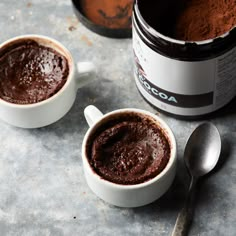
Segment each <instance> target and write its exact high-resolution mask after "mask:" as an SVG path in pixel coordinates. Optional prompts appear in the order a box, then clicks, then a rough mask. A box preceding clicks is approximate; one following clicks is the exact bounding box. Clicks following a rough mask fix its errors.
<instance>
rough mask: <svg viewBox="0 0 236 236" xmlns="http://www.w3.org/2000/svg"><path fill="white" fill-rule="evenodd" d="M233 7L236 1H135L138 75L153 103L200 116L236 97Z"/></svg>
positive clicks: (142, 90) (179, 114)
mask: <svg viewBox="0 0 236 236" xmlns="http://www.w3.org/2000/svg"><path fill="white" fill-rule="evenodd" d="M204 4H205V5H204ZM226 4H229V6H227V5H226ZM230 4H231V5H230ZM204 8H205V10H204V11H203V10H202V9H204ZM229 9H232V11H231V10H229ZM234 9H235V10H236V1H235V0H229V1H227V2H225V1H220V0H216V1H213V0H206V1H203V0H188V1H187V0H178V1H174V2H173V1H171V0H166V1H155V0H145V1H142V0H135V3H134V9H133V17H132V19H133V51H134V65H135V66H134V68H135V71H134V75H135V81H136V85H137V88H138V90H139V91H140V93H141V94H142V96H143V97H144V98H145V99H146V100H147V101H148V102H149V103H151V104H152V105H153V106H155V107H156V108H157V109H158V110H161V111H163V112H167V113H168V114H170V115H174V116H177V117H180V118H198V117H202V116H205V115H207V114H210V113H212V112H215V111H217V110H218V109H220V108H222V107H224V106H225V105H226V104H227V103H229V102H230V101H231V100H232V99H233V98H234V97H235V95H236V27H235V22H236V21H234V20H236V16H235V10H234ZM204 14H205V15H204Z"/></svg>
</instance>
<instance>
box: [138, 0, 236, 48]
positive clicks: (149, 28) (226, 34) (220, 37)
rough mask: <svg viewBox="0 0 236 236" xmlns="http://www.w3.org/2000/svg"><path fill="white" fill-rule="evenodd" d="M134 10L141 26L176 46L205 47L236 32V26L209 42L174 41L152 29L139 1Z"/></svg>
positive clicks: (208, 40)
mask: <svg viewBox="0 0 236 236" xmlns="http://www.w3.org/2000/svg"><path fill="white" fill-rule="evenodd" d="M134 9H135V12H136V13H137V14H136V15H137V18H138V19H139V22H140V24H141V25H142V26H143V27H145V28H147V29H148V30H149V31H150V33H151V34H152V35H153V36H155V37H159V38H162V39H164V40H166V41H169V42H172V43H176V44H181V45H184V44H186V43H187V44H197V45H205V44H209V43H212V42H214V41H215V40H218V39H223V38H225V37H227V36H228V35H229V34H230V32H231V31H233V30H236V25H235V26H234V27H233V28H232V29H231V30H230V31H228V32H226V33H225V34H222V35H220V36H218V37H216V38H213V39H207V40H201V41H184V40H179V39H174V38H171V37H168V36H165V35H164V34H161V33H159V32H158V31H157V30H155V29H154V28H152V27H151V26H150V25H149V24H148V23H147V22H146V21H145V20H144V18H143V17H142V15H141V12H140V10H139V7H138V0H136V1H135V3H134Z"/></svg>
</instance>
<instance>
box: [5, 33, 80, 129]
mask: <svg viewBox="0 0 236 236" xmlns="http://www.w3.org/2000/svg"><path fill="white" fill-rule="evenodd" d="M27 42H34V43H36V44H38V45H39V46H43V47H46V48H49V49H52V50H53V51H55V52H56V53H58V55H61V56H63V57H64V58H65V60H66V63H67V65H68V74H67V77H66V81H65V83H64V84H63V85H62V87H61V88H60V89H59V90H58V91H56V92H55V93H54V94H52V95H50V97H48V98H46V99H43V100H41V101H39V102H35V103H30V104H27V103H26V104H17V103H12V102H8V101H5V100H3V99H1V98H0V119H1V120H3V121H5V122H7V123H9V124H11V125H14V126H17V127H22V128H38V127H43V126H46V125H49V124H51V123H54V122H55V121H57V120H59V119H60V118H61V117H63V116H64V115H65V114H66V113H67V112H68V111H69V109H70V108H71V106H72V105H73V103H74V100H75V97H76V88H75V81H74V73H75V68H74V61H73V58H72V56H71V53H70V52H69V51H68V50H67V49H66V48H65V47H64V46H63V45H62V44H61V43H59V42H58V41H56V40H54V39H52V38H49V37H46V36H41V35H22V36H19V37H15V38H12V39H10V40H7V41H5V42H4V43H3V44H1V45H0V56H2V55H4V54H5V53H6V52H8V51H10V50H13V49H15V48H16V47H18V46H19V45H23V44H24V43H27ZM0 79H1V78H0Z"/></svg>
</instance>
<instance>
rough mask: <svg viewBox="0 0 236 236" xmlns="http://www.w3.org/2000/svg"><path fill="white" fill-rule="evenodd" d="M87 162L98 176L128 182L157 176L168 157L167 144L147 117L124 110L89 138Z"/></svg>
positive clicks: (122, 182) (146, 179)
mask: <svg viewBox="0 0 236 236" xmlns="http://www.w3.org/2000/svg"><path fill="white" fill-rule="evenodd" d="M88 157H89V163H90V165H91V166H92V168H93V169H94V171H95V172H96V173H97V174H98V175H99V176H101V177H102V178H104V179H106V180H108V181H110V182H113V183H118V184H124V185H132V184H139V183H143V182H146V181H148V180H150V179H152V178H154V177H155V176H157V175H158V174H159V173H160V172H161V171H162V170H163V169H164V168H165V166H166V165H167V163H168V161H169V158H170V144H169V142H168V138H167V137H166V135H165V134H164V132H163V131H162V130H161V129H160V128H159V127H158V125H157V124H156V123H155V122H154V121H153V120H151V118H149V117H147V116H144V115H141V114H136V113H127V114H125V115H124V114H123V115H122V116H121V117H119V118H116V119H115V120H112V121H110V122H109V123H107V124H106V125H104V126H103V127H101V128H100V129H99V131H98V132H97V133H96V134H94V135H93V136H92V137H91V138H90V142H89V145H88Z"/></svg>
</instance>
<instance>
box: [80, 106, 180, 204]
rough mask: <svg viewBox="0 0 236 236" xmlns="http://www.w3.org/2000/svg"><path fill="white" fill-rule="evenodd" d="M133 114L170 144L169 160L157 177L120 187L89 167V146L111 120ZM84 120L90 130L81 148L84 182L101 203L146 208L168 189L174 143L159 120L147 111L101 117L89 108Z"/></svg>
mask: <svg viewBox="0 0 236 236" xmlns="http://www.w3.org/2000/svg"><path fill="white" fill-rule="evenodd" d="M127 112H135V113H137V114H141V115H142V116H143V115H145V116H147V117H149V118H151V119H152V120H154V121H155V122H156V124H157V126H158V127H159V128H161V129H162V131H163V132H164V134H165V136H166V137H167V139H168V142H169V144H170V159H169V161H168V163H167V166H166V167H165V168H164V170H162V172H161V173H160V174H158V175H157V176H156V177H154V178H152V179H151V180H148V181H146V182H144V183H140V184H133V185H122V184H116V183H113V182H110V181H107V180H105V179H103V178H102V177H100V176H99V175H98V174H97V173H96V172H95V171H94V170H93V169H92V167H91V165H90V164H89V161H88V158H89V157H88V153H87V150H86V149H87V148H88V143H89V139H90V138H91V137H93V135H94V133H95V132H96V131H97V129H99V127H101V126H103V125H104V124H105V123H106V122H107V121H109V120H110V119H114V118H115V117H116V116H117V115H120V114H121V113H127ZM84 115H85V118H86V120H87V122H88V125H89V126H90V128H89V130H88V131H87V133H86V135H85V137H84V140H83V144H82V160H83V167H84V173H85V178H86V181H87V183H88V186H89V187H90V188H91V190H92V191H93V192H94V193H95V194H96V195H97V196H98V197H100V198H101V199H103V200H104V201H106V202H108V203H110V204H112V205H115V206H119V207H139V206H143V205H146V204H149V203H151V202H153V201H155V200H157V199H158V198H159V197H161V196H162V195H163V194H164V193H165V192H166V191H167V190H168V189H169V187H170V185H171V184H172V182H173V179H174V177H175V172H176V159H177V158H176V153H177V150H176V141H175V137H174V135H173V133H172V131H171V129H170V128H169V127H168V125H167V124H166V123H165V122H164V121H163V120H162V119H160V118H159V117H158V116H156V115H154V114H153V113H150V112H148V111H144V110H140V109H133V108H126V109H120V110H115V111H112V112H110V113H108V114H106V115H103V114H102V113H101V111H99V110H98V109H97V108H96V107H94V106H92V105H90V106H88V107H86V108H85V110H84Z"/></svg>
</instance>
